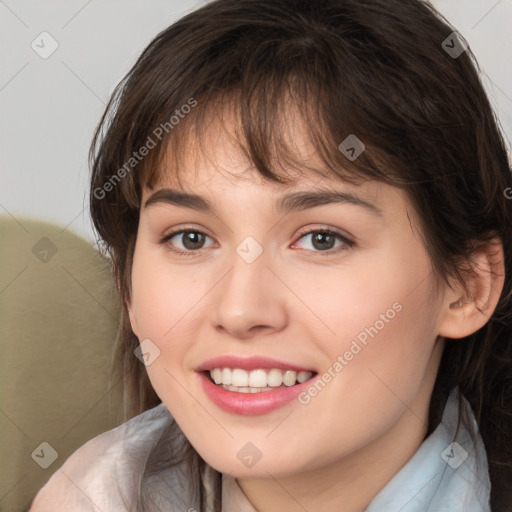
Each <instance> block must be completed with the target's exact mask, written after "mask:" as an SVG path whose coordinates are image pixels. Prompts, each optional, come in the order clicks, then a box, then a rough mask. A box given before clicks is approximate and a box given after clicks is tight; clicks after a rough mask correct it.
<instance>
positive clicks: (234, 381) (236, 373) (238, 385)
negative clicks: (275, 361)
mask: <svg viewBox="0 0 512 512" xmlns="http://www.w3.org/2000/svg"><path fill="white" fill-rule="evenodd" d="M201 373H203V375H205V376H206V378H207V379H208V380H209V381H210V382H212V383H213V384H215V385H217V386H218V387H220V388H222V389H225V390H226V391H234V392H237V393H262V392H267V391H275V390H277V389H282V388H290V387H293V386H296V385H297V384H302V383H303V382H306V381H307V380H310V379H312V378H313V377H315V375H317V373H316V372H311V371H299V372H297V371H293V370H281V369H279V368H272V369H263V368H259V369H255V370H250V371H247V370H243V369H242V368H213V369H212V370H206V371H203V372H201Z"/></svg>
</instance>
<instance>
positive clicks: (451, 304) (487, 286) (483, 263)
mask: <svg viewBox="0 0 512 512" xmlns="http://www.w3.org/2000/svg"><path fill="white" fill-rule="evenodd" d="M470 267H471V268H470V269H469V270H468V271H467V272H465V275H467V278H466V281H465V282H466V286H467V292H466V290H464V288H463V287H462V285H460V283H457V285H456V286H454V287H453V289H451V290H449V291H448V292H447V293H446V297H445V299H446V300H445V305H444V306H443V308H444V316H443V318H442V321H441V324H440V326H439V335H440V336H443V337H445V338H454V339H458V338H464V337H466V336H469V335H470V334H473V333H474V332H476V331H477V330H478V329H480V328H481V327H483V326H484V325H485V324H486V323H487V322H488V321H489V319H490V318H491V316H492V314H493V313H494V310H495V309H496V306H497V304H498V301H499V298H500V295H501V292H502V290H503V284H504V280H505V266H504V254H503V245H502V243H501V240H500V239H499V237H495V238H493V239H492V240H491V241H490V242H489V243H487V244H486V245H485V246H481V247H479V248H478V249H477V250H475V252H474V253H473V255H472V257H471V262H470Z"/></svg>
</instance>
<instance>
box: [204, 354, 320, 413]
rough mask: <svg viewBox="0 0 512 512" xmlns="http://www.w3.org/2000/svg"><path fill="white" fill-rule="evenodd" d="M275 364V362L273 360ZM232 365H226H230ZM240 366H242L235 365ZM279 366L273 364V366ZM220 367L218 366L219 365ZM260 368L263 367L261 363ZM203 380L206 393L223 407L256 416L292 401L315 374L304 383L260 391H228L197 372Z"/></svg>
mask: <svg viewBox="0 0 512 512" xmlns="http://www.w3.org/2000/svg"><path fill="white" fill-rule="evenodd" d="M208 364H209V363H208ZM273 364H275V362H273ZM229 366H230V365H224V367H229ZM234 367H235V368H240V366H234ZM276 367H277V368H279V366H272V368H276ZM217 368H218V366H217ZM258 368H262V367H261V365H260V366H258ZM244 369H245V368H244ZM197 375H198V376H199V378H200V380H201V385H202V386H203V389H204V391H205V393H206V395H207V396H208V397H209V398H210V399H211V400H212V401H213V402H214V403H215V404H216V405H217V406H218V407H220V408H221V409H223V410H224V411H227V412H231V413H234V414H239V415H242V416H256V415H259V414H265V413H268V412H271V411H273V410H275V409H278V408H279V407H282V406H284V405H286V404H287V403H289V402H291V401H292V400H294V399H295V398H297V397H298V395H299V394H300V393H301V392H302V391H305V390H306V389H307V388H308V387H309V386H311V382H312V380H313V378H314V376H313V377H312V378H311V379H308V380H307V381H306V382H303V383H302V384H296V385H295V386H290V387H286V388H276V389H275V391H261V392H259V393H238V392H236V391H227V390H226V389H223V388H221V387H220V386H217V385H216V384H215V383H214V382H212V381H211V380H210V379H209V378H208V377H207V375H206V373H205V372H198V374H197Z"/></svg>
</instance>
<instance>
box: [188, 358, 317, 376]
mask: <svg viewBox="0 0 512 512" xmlns="http://www.w3.org/2000/svg"><path fill="white" fill-rule="evenodd" d="M214 368H241V369H242V370H258V369H269V370H270V369H272V368H279V369H281V370H293V371H296V372H301V371H309V372H315V370H312V369H311V368H306V367H303V366H300V365H297V364H291V363H287V362H285V361H279V360H278V359H271V358H269V357H260V356H257V357H256V356H253V357H240V356H220V357H214V358H213V359H208V361H205V362H204V363H202V364H201V365H200V366H198V367H197V368H196V371H198V372H202V371H208V370H213V369H214Z"/></svg>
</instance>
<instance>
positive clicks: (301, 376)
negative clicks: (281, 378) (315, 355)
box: [297, 371, 312, 384]
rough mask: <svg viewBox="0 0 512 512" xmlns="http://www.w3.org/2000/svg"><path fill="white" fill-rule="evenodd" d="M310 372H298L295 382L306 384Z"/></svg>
mask: <svg viewBox="0 0 512 512" xmlns="http://www.w3.org/2000/svg"><path fill="white" fill-rule="evenodd" d="M311 375H312V374H311V372H304V371H302V372H299V373H298V374H297V381H298V382H299V383H300V384H302V383H303V382H306V381H307V380H308V379H309V378H310V377H311Z"/></svg>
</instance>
